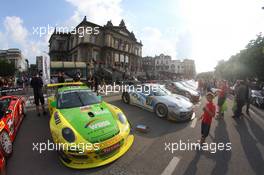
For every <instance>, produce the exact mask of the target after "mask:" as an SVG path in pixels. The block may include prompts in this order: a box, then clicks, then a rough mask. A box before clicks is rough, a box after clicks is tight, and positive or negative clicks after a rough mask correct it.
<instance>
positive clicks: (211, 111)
mask: <svg viewBox="0 0 264 175" xmlns="http://www.w3.org/2000/svg"><path fill="white" fill-rule="evenodd" d="M206 99H207V103H206V105H205V107H204V108H203V111H204V112H203V114H202V116H201V117H200V119H201V120H202V124H201V134H202V137H201V140H200V145H202V144H203V143H204V142H205V139H206V137H207V136H208V135H209V131H210V127H211V123H212V118H213V117H214V116H215V111H216V107H215V104H214V103H213V99H214V94H213V93H212V92H208V93H207V94H206Z"/></svg>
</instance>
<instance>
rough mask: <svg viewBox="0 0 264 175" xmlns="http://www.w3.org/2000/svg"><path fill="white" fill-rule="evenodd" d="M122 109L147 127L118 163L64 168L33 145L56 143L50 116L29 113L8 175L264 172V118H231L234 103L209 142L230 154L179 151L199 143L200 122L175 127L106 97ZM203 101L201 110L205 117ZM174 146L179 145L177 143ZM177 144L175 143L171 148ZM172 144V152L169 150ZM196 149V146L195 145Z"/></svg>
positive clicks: (52, 153) (244, 174)
mask: <svg viewBox="0 0 264 175" xmlns="http://www.w3.org/2000/svg"><path fill="white" fill-rule="evenodd" d="M105 100H106V101H108V102H110V103H112V104H114V105H116V106H118V107H120V108H121V109H122V110H123V111H124V113H125V114H126V116H127V117H128V119H129V120H130V122H131V123H132V126H133V127H134V126H135V125H137V124H145V125H147V126H149V127H150V131H149V132H148V133H146V134H143V133H139V132H137V131H135V130H134V131H133V133H134V135H135V141H134V144H133V146H132V147H131V149H130V150H129V151H128V152H127V153H126V154H125V155H124V156H122V157H121V158H119V159H118V160H117V161H115V162H113V163H111V164H109V165H106V166H103V167H100V168H94V169H88V170H73V169H69V168H67V167H65V166H63V165H62V164H61V163H60V162H59V160H58V157H57V153H56V152H55V151H45V152H43V153H41V154H40V153H39V152H37V151H33V143H37V142H45V143H46V142H47V140H51V135H50V133H49V125H48V121H49V117H48V116H41V117H37V115H36V113H35V112H34V111H31V112H28V115H27V117H26V118H25V120H24V121H23V123H22V126H21V128H20V131H19V133H18V136H17V138H16V140H15V143H14V152H13V155H12V157H11V158H10V159H9V160H8V165H7V173H8V175H87V174H99V175H100V174H110V175H126V174H131V175H134V174H150V175H156V174H157V175H159V174H162V175H169V174H177V175H194V174H201V175H207V174H208V175H209V174H213V175H224V174H230V175H233V174H240V175H249V174H250V175H251V174H258V175H263V174H264V166H263V165H264V134H263V133H264V132H263V131H264V115H261V114H260V113H256V112H255V111H252V110H251V111H250V116H247V115H245V117H243V118H242V119H236V120H234V119H233V118H231V116H232V112H231V106H232V104H231V101H230V100H229V101H228V105H229V108H228V111H227V113H226V115H225V118H224V119H220V120H213V123H212V126H211V132H210V136H209V137H208V139H207V143H209V144H211V143H224V144H227V143H231V150H230V151H228V150H224V151H220V150H218V151H217V152H216V153H212V152H214V149H213V147H212V149H211V150H209V151H206V150H205V151H195V150H190V149H189V150H179V149H178V150H176V145H177V144H179V143H180V142H184V143H196V142H197V140H198V139H199V138H200V121H197V120H196V119H194V120H193V121H191V122H185V123H174V122H170V121H167V120H161V119H159V118H157V117H156V116H155V115H154V114H153V113H150V112H148V111H144V110H142V109H140V108H138V107H134V106H128V105H126V104H123V103H122V102H121V100H120V97H119V96H114V97H109V98H105ZM204 100H205V99H203V100H202V102H201V104H200V105H197V106H196V114H197V116H200V115H201V112H202V107H203V105H204ZM173 143H174V144H173ZM172 144H173V145H174V146H173V148H174V149H175V150H172V149H171V148H172ZM166 145H167V146H168V145H169V146H170V150H168V147H166ZM191 148H193V147H191Z"/></svg>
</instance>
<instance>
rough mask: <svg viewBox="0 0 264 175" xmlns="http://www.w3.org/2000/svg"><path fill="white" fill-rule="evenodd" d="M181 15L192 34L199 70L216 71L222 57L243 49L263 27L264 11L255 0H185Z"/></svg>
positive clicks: (182, 2) (193, 55)
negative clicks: (215, 68)
mask: <svg viewBox="0 0 264 175" xmlns="http://www.w3.org/2000/svg"><path fill="white" fill-rule="evenodd" d="M180 4H181V5H182V7H181V10H182V12H181V15H182V16H183V18H184V19H185V21H186V23H187V27H188V30H189V31H190V32H191V34H192V49H193V52H192V57H193V58H194V59H195V60H196V64H197V70H198V72H201V71H208V70H213V69H214V67H215V66H216V64H217V61H218V60H220V59H228V58H229V57H230V56H231V55H233V54H236V53H237V52H239V50H241V49H243V48H244V47H245V45H246V44H247V43H248V41H249V40H251V39H254V38H255V35H256V34H257V33H259V32H261V31H262V30H263V28H264V20H263V19H264V11H263V10H262V9H261V7H262V5H263V4H261V2H259V1H252V0H244V1H241V0H232V1H230V0H221V1H220V0H203V1H196V0H184V1H183V0H182V1H181V3H180Z"/></svg>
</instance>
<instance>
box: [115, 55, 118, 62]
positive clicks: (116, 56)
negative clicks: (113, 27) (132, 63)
mask: <svg viewBox="0 0 264 175" xmlns="http://www.w3.org/2000/svg"><path fill="white" fill-rule="evenodd" d="M115 62H119V54H118V53H115Z"/></svg>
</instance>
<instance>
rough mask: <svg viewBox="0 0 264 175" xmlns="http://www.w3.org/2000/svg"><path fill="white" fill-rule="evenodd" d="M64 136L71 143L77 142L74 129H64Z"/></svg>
mask: <svg viewBox="0 0 264 175" xmlns="http://www.w3.org/2000/svg"><path fill="white" fill-rule="evenodd" d="M62 136H63V138H64V139H65V140H67V141H68V142H70V143H72V142H74V141H75V135H74V133H73V131H72V129H70V128H63V129H62Z"/></svg>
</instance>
